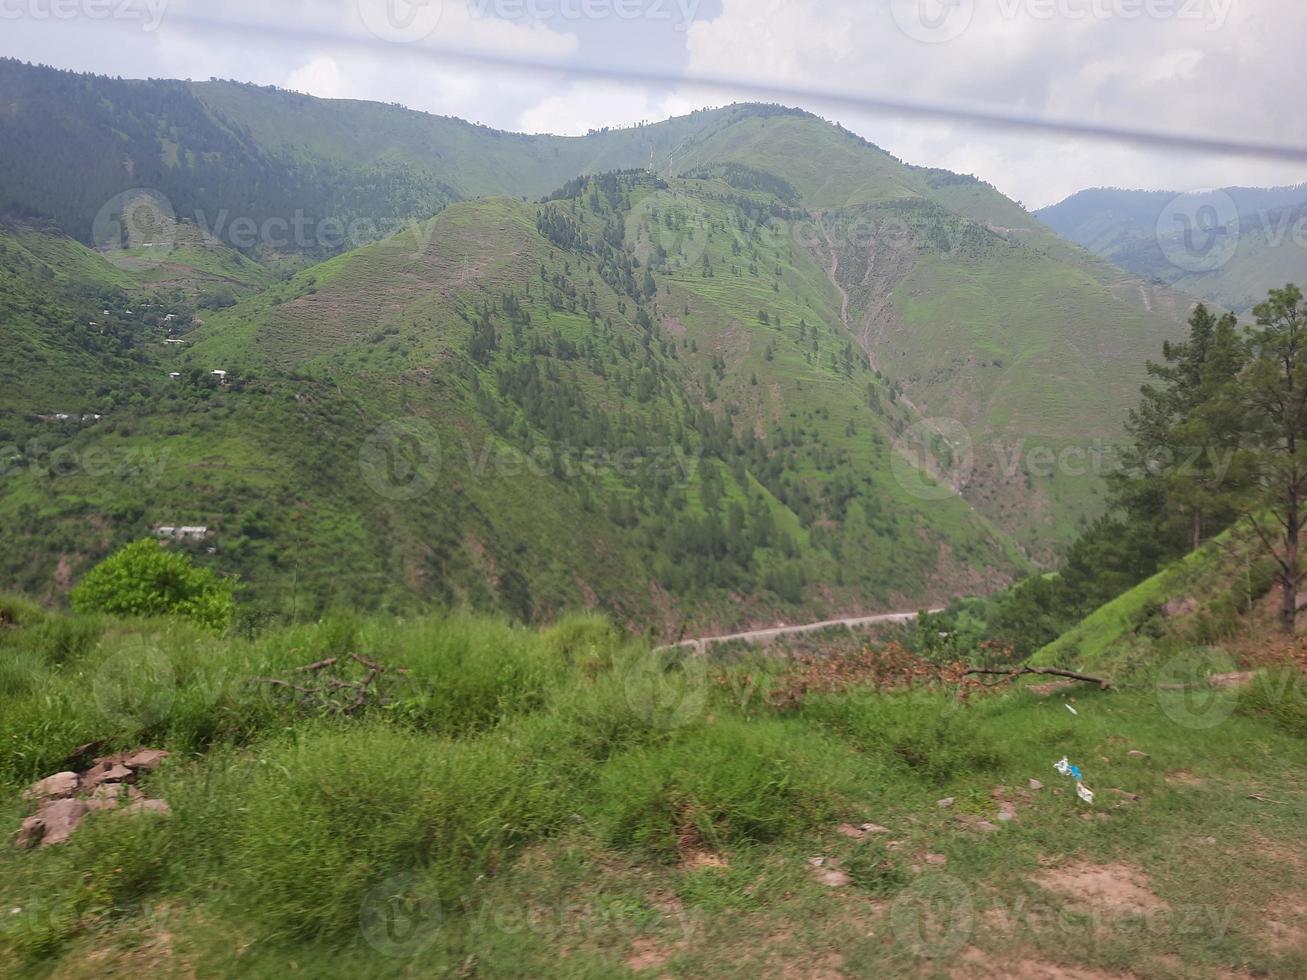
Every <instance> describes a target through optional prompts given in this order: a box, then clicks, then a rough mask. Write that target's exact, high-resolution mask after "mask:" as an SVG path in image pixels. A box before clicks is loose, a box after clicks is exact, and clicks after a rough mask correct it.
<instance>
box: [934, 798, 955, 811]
mask: <svg viewBox="0 0 1307 980" xmlns="http://www.w3.org/2000/svg"><path fill="white" fill-rule="evenodd" d="M956 802H957V799H956V798H954V797H952V796H946V797H944V799H942V800H937V801H936V803H935V805H936V806H937V807H939V808H940V809H941V810H944V809H947V808H948V807H951V806H952V805H953V804H954V803H956Z"/></svg>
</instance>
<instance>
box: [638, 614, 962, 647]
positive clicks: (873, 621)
mask: <svg viewBox="0 0 1307 980" xmlns="http://www.w3.org/2000/svg"><path fill="white" fill-rule="evenodd" d="M926 611H927V612H930V613H938V612H943V611H944V610H943V608H942V607H941V608H939V609H928V610H926ZM917 615H918V614H917V613H915V612H910V613H881V614H880V615H877V616H856V617H852V618H849V619H827V620H823V621H822V622H820V623H808V624H807V625H804V626H773V627H772V628H770V629H764V630H749V631H747V632H744V633H728V634H726V635H725V636H702V637H699V638H698V639H695V640H682V641H681V642H680V643H673V644H671V645H670V646H667V647H663V648H662V649H664V650H670V649H675V648H676V647H694V648H695V649H696V650H697V651H698V652H699V653H704V652H706V651H707V649H708V647H710V646H713V645H715V644H718V643H730V642H732V641H736V640H739V641H741V642H744V643H765V642H766V641H768V640H774V639H776V638H777V637H781V636H796V635H798V634H801V633H817V632H819V631H821V630H828V629H839V628H840V627H843V628H844V629H848V630H854V629H857V628H858V627H860V626H878V625H881V624H884V623H910V622H912V621H913V620H914V619H916V618H917Z"/></svg>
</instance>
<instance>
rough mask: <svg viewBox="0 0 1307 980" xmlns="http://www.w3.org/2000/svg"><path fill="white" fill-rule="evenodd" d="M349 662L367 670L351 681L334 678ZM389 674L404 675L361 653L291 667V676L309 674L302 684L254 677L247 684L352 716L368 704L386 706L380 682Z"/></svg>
mask: <svg viewBox="0 0 1307 980" xmlns="http://www.w3.org/2000/svg"><path fill="white" fill-rule="evenodd" d="M350 661H353V662H354V663H357V664H361V665H362V666H363V667H365V668H366V670H365V672H364V674H363V677H362V678H361V679H359V680H350V679H349V678H348V677H341V676H337V675H338V674H339V672H340V671H342V670H343V669H344V668H345V667H347V666H348V665H349V663H350ZM392 672H393V673H395V674H404V673H407V671H406V670H405V669H404V668H402V667H399V668H392V667H387V666H385V665H383V664H380V663H377V662H376V661H375V660H370V659H368V658H367V657H364V656H362V655H360V654H357V653H350V654H347V655H346V656H344V657H328V658H327V659H326V660H319V661H318V662H317V663H312V664H306V665H304V666H303V667H296V668H294V670H293V671H292V674H294V675H300V676H302V675H306V674H307V675H311V677H305V678H304V683H303V684H295V683H292V682H291V681H289V680H285V679H283V678H280V677H255V678H251V681H250V682H251V683H253V684H267V685H269V686H271V687H278V688H282V689H283V690H286V691H293V692H295V694H297V695H300V698H299V700H300V703H301V705H302V707H304V708H307V709H316V710H320V711H328V712H330V713H331V714H335V715H347V716H352V715H355V714H357V713H358V712H360V711H362V710H363V709H364V708H366V707H368V706H369V704H385V703H386V696H385V692H384V691H383V690H382V682H383V679H384V678H385V677H386V676H387V675H388V674H390V673H392ZM335 692H339V694H338V696H336V697H333V696H332V694H333V693H335Z"/></svg>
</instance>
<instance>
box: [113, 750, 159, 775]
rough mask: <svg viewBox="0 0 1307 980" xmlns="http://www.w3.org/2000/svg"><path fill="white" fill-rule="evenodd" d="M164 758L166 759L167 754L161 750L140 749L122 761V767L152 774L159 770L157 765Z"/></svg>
mask: <svg viewBox="0 0 1307 980" xmlns="http://www.w3.org/2000/svg"><path fill="white" fill-rule="evenodd" d="M166 758H168V753H167V752H165V751H164V750H163V749H141V750H140V751H139V752H134V753H132V754H131V755H129V756H128V757H127V758H126V759H124V760H123V765H125V766H127V767H128V768H131V769H143V770H145V771H146V772H153V771H154V770H155V769H158V768H159V763H161V762H163V760H164V759H166Z"/></svg>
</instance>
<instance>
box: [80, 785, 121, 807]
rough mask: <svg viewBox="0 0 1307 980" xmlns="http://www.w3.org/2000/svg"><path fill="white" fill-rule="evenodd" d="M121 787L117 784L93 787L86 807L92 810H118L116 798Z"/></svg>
mask: <svg viewBox="0 0 1307 980" xmlns="http://www.w3.org/2000/svg"><path fill="white" fill-rule="evenodd" d="M121 789H122V787H121V786H119V785H118V784H117V783H105V784H103V785H101V786H97V787H95V791H94V792H92V793H91V798H90V799H89V800H87V801H86V805H87V806H88V807H90V808H91V809H92V810H116V809H118V797H119V793H120V791H121Z"/></svg>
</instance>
